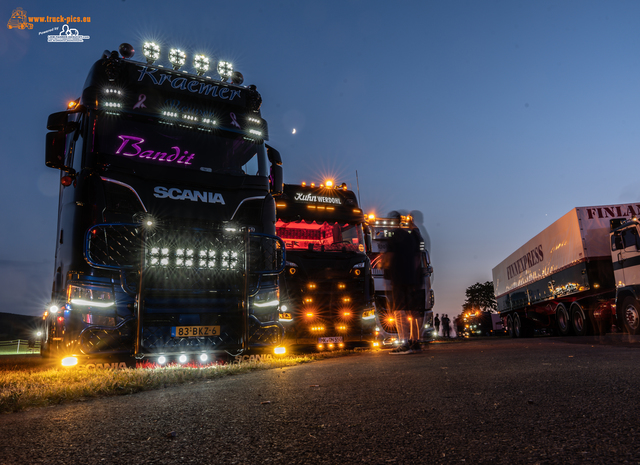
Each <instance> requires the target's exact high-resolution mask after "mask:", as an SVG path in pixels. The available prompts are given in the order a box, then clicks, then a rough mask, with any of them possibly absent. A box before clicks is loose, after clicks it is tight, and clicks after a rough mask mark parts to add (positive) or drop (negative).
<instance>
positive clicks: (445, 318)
mask: <svg viewBox="0 0 640 465" xmlns="http://www.w3.org/2000/svg"><path fill="white" fill-rule="evenodd" d="M449 324H450V320H449V317H448V316H447V314H446V313H445V314H444V315H443V316H442V335H443V336H444V337H449V331H450V330H451V327H450V326H449Z"/></svg>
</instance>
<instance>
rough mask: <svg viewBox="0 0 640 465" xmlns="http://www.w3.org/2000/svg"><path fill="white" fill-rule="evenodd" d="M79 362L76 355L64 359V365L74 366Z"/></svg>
mask: <svg viewBox="0 0 640 465" xmlns="http://www.w3.org/2000/svg"><path fill="white" fill-rule="evenodd" d="M77 364H78V359H77V358H76V357H65V358H63V359H62V366H63V367H72V366H76V365H77Z"/></svg>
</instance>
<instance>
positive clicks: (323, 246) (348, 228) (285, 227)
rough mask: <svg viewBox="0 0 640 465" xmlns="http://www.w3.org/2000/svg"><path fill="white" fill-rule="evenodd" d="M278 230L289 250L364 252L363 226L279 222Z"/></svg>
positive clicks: (301, 221) (300, 221)
mask: <svg viewBox="0 0 640 465" xmlns="http://www.w3.org/2000/svg"><path fill="white" fill-rule="evenodd" d="M276 230H277V234H278V236H280V238H282V240H283V241H284V243H285V245H286V247H287V248H288V249H292V250H309V251H316V252H343V251H348V252H364V235H363V232H362V224H349V223H345V224H342V223H331V222H324V223H316V222H315V221H312V222H307V221H304V220H299V221H289V222H285V221H282V220H278V221H277V222H276Z"/></svg>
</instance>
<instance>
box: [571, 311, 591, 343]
mask: <svg viewBox="0 0 640 465" xmlns="http://www.w3.org/2000/svg"><path fill="white" fill-rule="evenodd" d="M589 326H590V325H589V319H588V318H587V316H586V315H585V312H584V309H583V308H582V307H581V306H580V305H578V304H574V305H573V306H572V310H571V327H572V328H573V333H574V334H575V335H576V336H586V335H588V334H589V333H590V331H589Z"/></svg>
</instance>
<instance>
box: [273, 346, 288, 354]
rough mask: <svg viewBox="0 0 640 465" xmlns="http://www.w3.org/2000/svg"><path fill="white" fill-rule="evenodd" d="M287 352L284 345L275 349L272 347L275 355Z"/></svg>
mask: <svg viewBox="0 0 640 465" xmlns="http://www.w3.org/2000/svg"><path fill="white" fill-rule="evenodd" d="M286 352H287V349H286V348H284V347H276V348H275V349H273V353H274V354H276V355H282V354H285V353H286Z"/></svg>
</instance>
